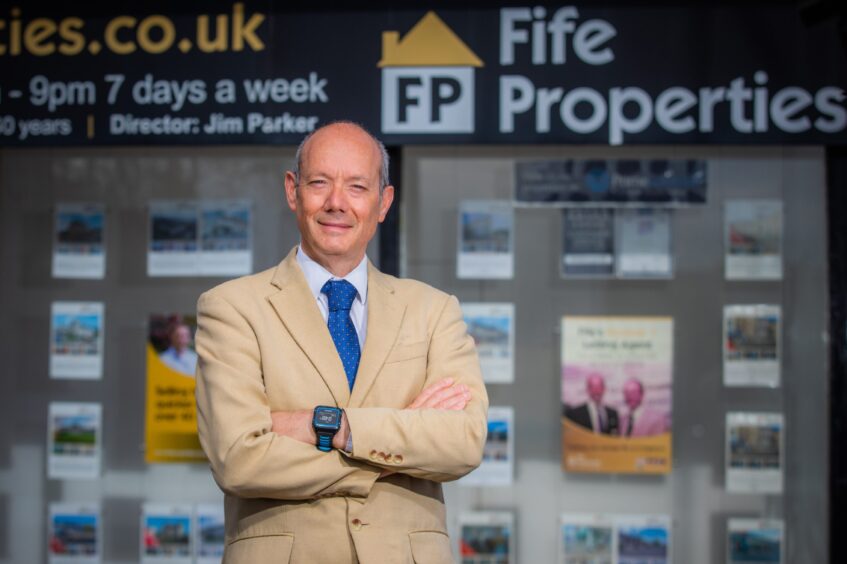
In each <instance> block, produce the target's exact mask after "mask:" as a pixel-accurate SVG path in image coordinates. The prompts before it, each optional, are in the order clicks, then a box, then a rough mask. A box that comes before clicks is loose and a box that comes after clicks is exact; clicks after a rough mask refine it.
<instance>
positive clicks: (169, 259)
mask: <svg viewBox="0 0 847 564" xmlns="http://www.w3.org/2000/svg"><path fill="white" fill-rule="evenodd" d="M149 219H150V233H149V237H148V247H147V276H196V275H197V274H198V272H199V270H200V266H199V259H200V253H199V245H198V233H199V229H198V227H199V225H198V224H199V222H200V217H199V210H198V206H197V202H193V201H184V202H182V201H180V202H176V201H154V202H150V210H149Z"/></svg>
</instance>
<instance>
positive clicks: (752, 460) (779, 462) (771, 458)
mask: <svg viewBox="0 0 847 564" xmlns="http://www.w3.org/2000/svg"><path fill="white" fill-rule="evenodd" d="M784 444H785V432H784V418H783V415H782V414H781V413H748V412H733V413H727V414H726V489H727V491H730V492H735V493H771V494H779V493H782V482H783V479H782V476H783V468H784V467H785V463H784V452H785V449H784Z"/></svg>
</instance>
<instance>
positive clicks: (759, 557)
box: [726, 517, 785, 564]
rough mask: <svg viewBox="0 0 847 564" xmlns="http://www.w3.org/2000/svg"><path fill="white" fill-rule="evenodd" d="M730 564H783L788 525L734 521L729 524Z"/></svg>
mask: <svg viewBox="0 0 847 564" xmlns="http://www.w3.org/2000/svg"><path fill="white" fill-rule="evenodd" d="M726 529H727V530H726V537H727V538H726V546H727V557H726V561H727V562H728V564H783V562H785V560H784V558H783V554H784V551H783V548H782V547H783V545H784V540H783V538H784V536H785V523H784V522H783V521H782V519H748V518H740V517H734V518H730V519H729V520H728V521H727V527H726Z"/></svg>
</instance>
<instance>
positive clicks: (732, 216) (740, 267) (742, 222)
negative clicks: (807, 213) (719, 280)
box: [724, 200, 782, 280]
mask: <svg viewBox="0 0 847 564" xmlns="http://www.w3.org/2000/svg"><path fill="white" fill-rule="evenodd" d="M725 213H726V219H725V222H726V227H725V239H724V247H725V249H726V256H725V273H726V279H727V280H780V279H782V202H781V201H779V200H734V201H729V202H727V204H726V210H725Z"/></svg>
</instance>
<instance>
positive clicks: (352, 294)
mask: <svg viewBox="0 0 847 564" xmlns="http://www.w3.org/2000/svg"><path fill="white" fill-rule="evenodd" d="M321 293H322V294H326V297H327V301H328V302H329V311H350V307H351V306H352V305H353V300H355V299H356V294H358V293H359V292H358V291H357V290H356V287H355V286H353V285H352V284H351V283H350V282H348V281H347V280H327V282H326V284H324V285H323V288H321Z"/></svg>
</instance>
